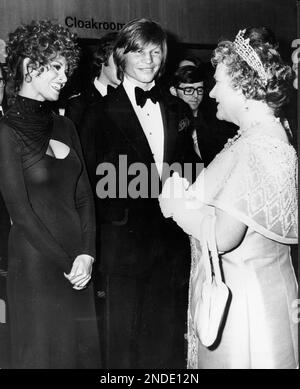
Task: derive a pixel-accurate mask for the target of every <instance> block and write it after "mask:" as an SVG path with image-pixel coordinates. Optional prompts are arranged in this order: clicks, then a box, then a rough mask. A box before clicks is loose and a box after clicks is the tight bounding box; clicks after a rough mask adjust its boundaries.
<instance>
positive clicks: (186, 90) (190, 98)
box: [170, 65, 220, 166]
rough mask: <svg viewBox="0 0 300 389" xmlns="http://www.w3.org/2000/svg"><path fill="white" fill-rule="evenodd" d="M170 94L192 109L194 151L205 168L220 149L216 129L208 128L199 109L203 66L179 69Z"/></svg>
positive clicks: (201, 96)
mask: <svg viewBox="0 0 300 389" xmlns="http://www.w3.org/2000/svg"><path fill="white" fill-rule="evenodd" d="M170 92H171V94H172V95H173V96H177V97H179V98H180V99H181V100H183V101H184V102H185V103H187V104H188V106H189V107H190V109H191V111H192V114H193V119H192V123H191V128H192V132H191V136H192V138H193V142H194V150H195V152H196V154H197V155H198V157H200V159H201V161H202V163H203V164H204V166H207V165H208V164H209V163H210V162H211V161H212V159H213V158H214V157H215V155H216V154H217V152H218V151H219V149H220V147H219V142H217V140H216V137H215V131H214V128H211V127H208V125H207V123H206V120H205V119H204V117H203V113H202V112H201V110H200V108H199V107H200V104H201V103H202V101H203V96H204V72H203V70H202V68H201V66H199V67H196V66H190V65H189V66H182V67H179V68H178V69H177V71H176V72H175V74H174V77H173V80H172V82H171V87H170Z"/></svg>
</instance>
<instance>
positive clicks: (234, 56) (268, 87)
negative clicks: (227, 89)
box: [211, 28, 293, 115]
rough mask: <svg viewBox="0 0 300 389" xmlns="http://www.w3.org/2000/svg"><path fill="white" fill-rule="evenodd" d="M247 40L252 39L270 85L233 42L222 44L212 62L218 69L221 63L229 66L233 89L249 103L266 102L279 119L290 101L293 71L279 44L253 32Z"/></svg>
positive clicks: (216, 50)
mask: <svg viewBox="0 0 300 389" xmlns="http://www.w3.org/2000/svg"><path fill="white" fill-rule="evenodd" d="M257 30H258V28H257ZM244 38H245V39H247V38H249V44H250V46H251V47H252V48H253V49H254V50H255V52H256V53H257V55H258V57H259V58H260V61H261V63H262V65H263V67H264V69H265V72H266V74H267V82H266V83H264V81H263V80H262V79H261V78H260V77H259V75H258V73H257V72H256V71H255V70H254V69H253V68H251V67H250V66H249V65H248V63H247V62H246V61H244V60H243V59H242V58H241V57H240V56H239V54H238V53H237V52H236V50H235V46H234V43H233V42H231V41H221V42H219V44H218V46H217V48H216V49H215V50H214V53H213V56H212V59H211V62H212V64H213V65H214V66H217V65H218V64H219V63H223V64H224V65H226V68H227V74H228V75H229V76H230V77H231V79H232V86H233V88H235V89H241V90H242V92H243V94H244V96H245V97H246V98H247V99H253V100H261V101H264V102H266V103H267V104H268V106H269V107H270V108H271V109H273V111H274V113H275V114H276V115H279V112H280V110H281V107H282V106H283V105H284V104H286V103H288V101H289V96H290V91H291V86H292V78H293V76H292V70H291V67H290V66H289V65H287V64H285V63H284V62H283V60H282V58H281V56H280V54H279V52H278V51H277V49H276V47H277V44H275V43H274V42H273V41H271V40H270V41H269V40H268V39H267V38H266V37H262V36H260V35H259V34H258V35H257V34H253V28H251V29H246V31H245V33H244Z"/></svg>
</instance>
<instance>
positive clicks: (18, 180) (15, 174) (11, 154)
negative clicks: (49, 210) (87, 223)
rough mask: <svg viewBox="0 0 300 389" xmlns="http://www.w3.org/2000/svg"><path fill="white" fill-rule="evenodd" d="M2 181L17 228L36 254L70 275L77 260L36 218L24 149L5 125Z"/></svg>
mask: <svg viewBox="0 0 300 389" xmlns="http://www.w3.org/2000/svg"><path fill="white" fill-rule="evenodd" d="M0 177H1V180H0V190H1V193H2V195H3V199H4V202H5V204H6V206H7V209H8V213H9V215H10V218H11V220H12V222H13V225H15V226H16V228H18V229H19V230H20V231H21V232H22V234H24V236H25V238H26V239H27V240H28V242H29V243H30V244H31V245H32V246H33V247H34V248H35V249H36V250H38V251H39V252H41V253H43V256H45V257H47V258H49V259H50V260H52V261H53V262H55V264H56V265H57V266H58V267H60V268H61V269H62V270H63V271H64V272H67V273H68V272H69V270H70V265H71V264H72V262H73V258H70V257H69V256H68V254H67V253H66V251H65V250H64V249H63V247H62V246H61V245H60V244H59V243H58V242H57V241H56V240H55V238H54V237H53V235H52V234H51V233H50V231H49V230H48V229H47V227H46V226H45V225H44V223H43V222H42V221H41V220H40V219H39V217H38V215H37V214H35V212H34V210H33V208H32V206H31V204H30V201H29V198H28V194H27V190H26V185H25V181H24V176H23V166H22V157H21V146H20V144H19V142H18V140H17V138H16V136H15V134H14V132H13V130H12V129H11V128H9V127H8V126H6V125H5V124H0Z"/></svg>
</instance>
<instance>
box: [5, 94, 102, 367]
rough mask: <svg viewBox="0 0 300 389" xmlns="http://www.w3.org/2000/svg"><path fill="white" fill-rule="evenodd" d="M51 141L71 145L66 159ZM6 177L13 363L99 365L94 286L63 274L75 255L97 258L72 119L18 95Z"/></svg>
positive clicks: (8, 129)
mask: <svg viewBox="0 0 300 389" xmlns="http://www.w3.org/2000/svg"><path fill="white" fill-rule="evenodd" d="M18 116H20V120H18ZM22 123H26V125H27V127H28V128H27V129H26V130H28V132H27V133H26V131H25V130H24V128H23V127H22ZM32 134H34V136H35V138H34V137H33V135H32ZM44 135H45V136H44ZM50 138H51V139H54V140H57V141H60V142H62V143H64V144H65V145H67V146H69V148H70V150H69V153H68V155H67V156H66V157H65V158H64V159H57V158H54V157H52V156H50V155H47V154H46V149H47V146H48V143H49V139H50ZM45 140H46V142H45ZM40 146H41V147H40ZM0 177H1V183H0V188H1V192H2V194H3V197H4V200H5V203H6V205H7V208H8V211H9V214H10V218H11V221H12V227H11V230H10V235H9V249H8V280H7V285H8V304H9V314H10V323H11V343H12V367H13V368H44V369H50V368H97V367H99V366H100V355H99V354H100V353H99V348H98V345H99V343H98V333H97V326H96V315H95V309H94V298H93V291H92V285H91V284H89V286H88V287H87V288H85V289H84V290H80V291H79V290H75V289H73V288H72V285H71V283H70V282H69V281H68V280H67V279H66V278H65V277H64V272H65V273H66V274H68V273H69V272H70V270H71V267H72V263H73V261H74V259H75V257H76V256H77V255H79V254H89V255H91V256H94V234H95V222H94V206H93V197H92V193H91V190H90V188H89V183H88V179H87V174H86V171H85V167H84V164H83V159H82V154H81V149H80V145H79V141H78V138H77V134H76V132H75V130H74V126H73V124H72V122H71V121H69V120H68V119H66V118H64V117H61V116H57V115H55V114H54V113H52V112H51V110H50V109H49V107H48V106H47V104H46V103H40V102H37V101H35V100H31V99H26V98H20V97H18V99H17V102H16V103H15V105H14V106H13V107H12V110H11V111H8V112H7V115H5V117H4V118H3V119H2V120H1V121H0Z"/></svg>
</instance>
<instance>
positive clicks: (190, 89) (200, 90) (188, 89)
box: [176, 86, 204, 96]
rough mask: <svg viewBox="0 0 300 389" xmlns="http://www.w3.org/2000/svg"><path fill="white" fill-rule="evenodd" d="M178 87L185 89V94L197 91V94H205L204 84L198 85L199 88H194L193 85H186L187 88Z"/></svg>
mask: <svg viewBox="0 0 300 389" xmlns="http://www.w3.org/2000/svg"><path fill="white" fill-rule="evenodd" d="M176 89H180V90H183V94H184V95H187V96H191V95H193V94H194V93H195V92H197V95H203V92H204V88H203V86H198V88H193V87H192V86H186V87H185V88H180V87H179V86H178V87H177V88H176Z"/></svg>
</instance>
